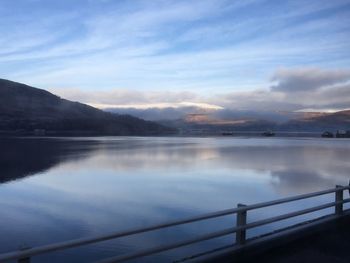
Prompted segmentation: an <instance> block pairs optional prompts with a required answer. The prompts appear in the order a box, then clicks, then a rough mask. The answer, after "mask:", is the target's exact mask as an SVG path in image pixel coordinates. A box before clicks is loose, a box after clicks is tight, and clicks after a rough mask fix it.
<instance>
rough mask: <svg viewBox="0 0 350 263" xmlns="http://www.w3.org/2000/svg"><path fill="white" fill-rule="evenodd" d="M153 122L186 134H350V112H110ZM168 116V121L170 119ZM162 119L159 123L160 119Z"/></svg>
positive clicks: (179, 110)
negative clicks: (222, 132) (346, 131)
mask: <svg viewBox="0 0 350 263" xmlns="http://www.w3.org/2000/svg"><path fill="white" fill-rule="evenodd" d="M109 110H110V111H113V112H123V113H129V112H130V113H132V114H133V115H135V116H142V117H144V118H145V119H152V120H153V121H157V122H158V123H161V124H163V125H166V126H169V127H175V128H179V129H181V130H182V131H185V132H186V131H187V132H191V131H198V130H203V131H208V132H220V131H265V130H274V131H285V132H323V131H326V130H329V131H336V130H350V110H345V111H339V112H335V113H325V112H286V111H283V112H282V111H280V112H269V111H266V112H256V111H247V110H244V111H243V110H228V109H223V110H208V109H201V108H196V107H187V108H180V109H168V108H166V109H109ZM167 116H168V118H167ZM157 118H158V119H157Z"/></svg>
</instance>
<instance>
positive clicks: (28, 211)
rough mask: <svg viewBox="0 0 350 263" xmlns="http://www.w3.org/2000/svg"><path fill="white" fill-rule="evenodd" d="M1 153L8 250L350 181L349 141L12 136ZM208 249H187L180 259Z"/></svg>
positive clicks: (130, 244)
mask: <svg viewBox="0 0 350 263" xmlns="http://www.w3.org/2000/svg"><path fill="white" fill-rule="evenodd" d="M0 146H1V149H2V151H1V156H0V157H1V158H0V174H1V177H0V178H1V179H0V180H1V182H2V183H3V184H2V185H0V208H1V211H3V213H1V215H0V232H1V233H2V235H1V236H0V244H1V246H0V252H5V251H10V250H13V249H17V247H18V246H19V245H21V244H23V243H24V244H27V245H30V246H34V245H41V244H47V243H51V242H56V241H63V240H67V239H71V238H78V237H83V236H89V235H93V234H98V233H105V232H108V231H110V230H111V229H113V230H117V229H126V228H130V227H135V226H146V225H149V224H153V223H157V222H160V221H166V220H170V219H174V218H183V217H185V216H189V215H193V214H198V213H203V212H210V211H215V210H219V209H226V208H229V207H233V206H235V205H236V204H237V203H239V202H244V203H246V204H250V203H255V202H260V201H263V200H271V199H275V198H278V197H281V196H287V195H294V194H297V193H302V192H309V191H314V190H319V189H324V188H329V187H332V186H334V185H335V184H344V183H347V181H348V176H349V175H348V171H349V170H350V163H349V162H348V160H349V158H350V147H349V146H350V141H349V140H323V139H278V138H272V139H265V138H264V139H253V138H251V139H249V138H141V137H139V138H137V137H132V138H128V137H117V138H111V137H110V138H74V139H70V138H56V139H47V138H46V139H45V138H43V139H30V138H23V139H14V138H12V139H0ZM19 179H20V180H19ZM6 182H7V183H6ZM304 205H305V204H296V205H295V208H297V207H298V206H304ZM274 212H281V210H279V211H278V210H275V211H274ZM261 216H264V213H260V214H259V213H258V214H256V215H254V214H253V215H252V218H258V217H261ZM233 221H234V219H233V218H230V217H228V218H223V219H222V220H221V221H219V222H218V221H213V222H209V226H211V227H212V228H213V229H215V228H216V229H222V228H225V227H230V226H232V223H233ZM208 230H209V228H208V225H207V224H206V225H204V224H198V225H191V226H186V227H185V228H180V229H176V231H174V230H167V232H163V233H155V234H150V235H144V236H141V237H139V238H137V239H135V238H131V239H123V240H121V241H119V240H118V241H113V242H105V243H103V244H99V245H97V246H90V247H88V248H81V249H79V250H74V251H68V252H65V253H61V254H59V253H57V254H54V255H53V256H50V261H51V262H54V261H55V262H62V261H65V262H69V260H68V259H67V255H69V256H70V259H71V261H70V262H77V261H92V260H93V259H98V258H101V257H102V256H108V255H109V256H112V255H115V253H116V252H118V253H123V252H126V251H133V250H134V249H136V248H140V247H144V246H145V245H152V244H162V243H163V242H164V239H165V238H166V237H169V238H170V237H171V238H172V239H181V238H183V237H186V236H187V235H190V234H198V233H200V232H202V231H208ZM232 239H233V238H232V237H227V238H223V239H222V240H220V241H215V242H217V244H225V243H227V242H231V241H232ZM210 245H213V243H210V242H208V243H207V246H208V247H209V246H210ZM205 247H206V245H205V244H200V245H198V246H197V247H195V248H185V249H184V250H183V251H182V252H181V253H180V254H181V255H180V256H182V255H186V253H190V252H195V251H196V249H197V250H198V251H199V250H200V249H203V248H205ZM178 253H179V252H176V253H175V252H169V253H166V254H164V255H163V256H161V259H169V258H176V257H178V256H179V254H178ZM158 259H159V258H158ZM38 260H39V261H40V258H39V259H38ZM42 260H43V261H45V260H46V261H47V260H48V258H45V257H44V258H42ZM154 260H155V259H154V258H152V259H150V262H152V261H154Z"/></svg>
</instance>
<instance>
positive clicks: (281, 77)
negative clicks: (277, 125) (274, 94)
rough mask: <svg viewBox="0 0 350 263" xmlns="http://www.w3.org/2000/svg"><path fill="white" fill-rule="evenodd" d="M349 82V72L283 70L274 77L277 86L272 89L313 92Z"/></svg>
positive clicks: (307, 69)
mask: <svg viewBox="0 0 350 263" xmlns="http://www.w3.org/2000/svg"><path fill="white" fill-rule="evenodd" d="M349 80H350V71H349V70H323V69H316V68H304V69H283V70H279V71H277V72H276V73H275V74H274V75H273V77H272V81H274V82H277V84H276V85H273V86H271V87H270V88H271V90H272V91H281V92H300V91H313V90H318V89H320V88H323V87H327V86H331V85H336V84H341V83H344V82H347V81H349Z"/></svg>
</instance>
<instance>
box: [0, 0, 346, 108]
mask: <svg viewBox="0 0 350 263" xmlns="http://www.w3.org/2000/svg"><path fill="white" fill-rule="evenodd" d="M0 36H1V37H0V74H1V75H0V77H1V78H7V79H11V80H14V81H20V82H24V83H27V84H30V85H33V86H35V87H39V88H44V89H47V90H50V91H53V92H55V93H57V94H59V95H60V96H62V97H66V98H68V99H73V100H79V101H83V102H87V103H90V104H93V105H98V106H101V107H103V105H114V106H117V107H119V106H122V107H129V106H132V107H153V106H159V107H163V106H172V105H173V106H174V105H175V106H179V105H180V106H181V105H189V104H191V103H192V104H198V105H204V106H209V105H212V106H213V107H216V106H217V107H224V108H233V109H246V108H249V107H251V108H254V109H257V110H261V109H269V110H270V109H271V110H305V109H316V110H317V109H323V110H328V109H344V108H348V107H347V105H349V107H350V86H349V81H350V0H332V1H329V0H304V1H301V0H295V1H277V0H246V1H234V0H231V1H226V0H201V1H196V0H193V1H181V0H179V1H169V0H160V1H157V0H154V1H147V0H143V1H138V0H129V1H126V0H124V1H112V0H60V1H54V0H17V1H13V0H1V1H0ZM335 94H341V96H336V95H335ZM315 100H317V102H315Z"/></svg>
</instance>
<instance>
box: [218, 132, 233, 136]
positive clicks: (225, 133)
mask: <svg viewBox="0 0 350 263" xmlns="http://www.w3.org/2000/svg"><path fill="white" fill-rule="evenodd" d="M221 135H224V136H229V135H233V132H230V131H225V132H222V133H221Z"/></svg>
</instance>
